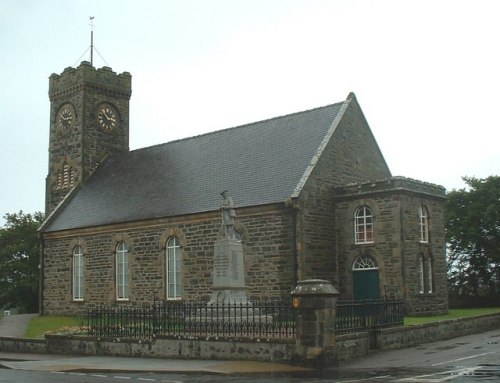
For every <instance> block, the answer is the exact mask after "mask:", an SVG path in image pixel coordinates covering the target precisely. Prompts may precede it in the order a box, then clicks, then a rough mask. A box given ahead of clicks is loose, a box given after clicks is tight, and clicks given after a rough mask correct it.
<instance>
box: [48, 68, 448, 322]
mask: <svg viewBox="0 0 500 383" xmlns="http://www.w3.org/2000/svg"><path fill="white" fill-rule="evenodd" d="M130 96H131V75H130V74H129V73H127V72H124V73H121V74H116V73H114V72H113V71H112V70H111V68H108V67H103V68H100V69H96V68H94V67H93V66H91V65H90V63H88V62H85V61H84V62H82V63H81V65H80V66H79V67H77V68H67V69H65V70H64V72H63V73H61V74H53V75H51V76H50V79H49V98H50V105H51V107H50V140H49V169H48V175H47V179H46V213H47V217H46V220H45V222H44V223H43V225H42V226H41V228H40V238H41V242H42V253H41V254H42V256H41V265H40V267H41V312H42V313H43V314H47V315H56V314H57V315H60V314H77V313H82V312H85V311H86V310H87V309H89V308H91V307H94V306H96V305H102V304H105V305H144V304H146V305H147V304H149V303H151V302H152V301H153V300H155V299H163V300H199V299H208V297H209V296H210V294H211V285H212V269H213V252H214V243H215V241H216V240H217V239H218V238H220V237H221V235H222V229H221V216H220V209H219V208H220V193H221V192H222V191H224V190H227V191H228V193H229V194H230V195H231V197H232V199H233V201H234V206H235V213H236V218H235V225H234V229H235V235H236V236H237V238H238V240H239V241H241V244H242V247H243V254H244V267H245V274H246V275H245V283H246V285H247V287H248V293H249V297H250V298H251V299H255V298H266V297H282V296H289V293H290V291H291V290H292V289H293V287H294V286H295V285H296V283H297V281H299V280H304V279H311V278H321V279H327V280H330V281H331V282H332V283H333V284H334V286H336V287H337V289H338V290H339V291H340V294H341V295H340V299H373V298H384V297H400V298H403V299H404V300H405V302H406V310H407V312H408V314H412V315H418V314H432V313H434V314H437V313H443V312H446V311H447V309H448V304H447V290H446V266H445V238H444V217H443V216H444V210H443V209H444V202H445V198H446V193H445V189H444V188H443V187H441V186H438V185H434V184H430V183H426V182H421V181H416V180H413V179H409V178H404V177H393V176H392V175H391V172H390V170H389V167H388V166H387V164H386V162H385V160H384V157H383V155H382V153H381V151H380V149H379V147H378V145H377V142H376V140H375V138H374V136H373V134H372V132H371V130H370V127H369V125H368V123H367V121H366V119H365V117H364V115H363V112H362V110H361V108H360V105H359V104H358V102H357V100H356V97H355V95H354V94H352V93H351V94H349V95H348V97H347V99H346V100H345V101H341V102H337V103H334V104H331V105H327V106H322V107H318V108H315V109H311V110H306V111H302V112H298V113H292V114H289V115H285V116H280V117H276V118H272V119H269V120H265V121H258V122H254V123H250V124H247V125H243V126H239V127H234V128H230V129H225V130H220V131H215V132H212V133H208V134H204V135H200V136H196V137H190V138H185V139H182V140H178V141H173V142H168V143H165V144H160V145H156V146H152V147H147V148H143V149H137V150H132V151H131V150H129V100H130ZM387 113H390V110H388V111H387ZM132 128H133V129H138V128H139V127H132ZM168 128H169V129H173V128H175V127H168Z"/></svg>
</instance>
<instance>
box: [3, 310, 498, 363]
mask: <svg viewBox="0 0 500 383" xmlns="http://www.w3.org/2000/svg"><path fill="white" fill-rule="evenodd" d="M498 328H500V315H499V314H489V315H481V316H477V317H472V318H460V319H454V320H448V321H443V322H437V323H429V324H425V325H419V326H408V327H398V328H393V329H383V330H380V331H379V332H378V333H377V343H376V346H377V347H376V348H377V349H378V350H394V349H402V348H408V347H413V346H417V345H420V344H423V343H429V342H436V341H440V340H446V339H452V338H455V337H460V336H463V335H470V334H476V333H481V332H485V331H491V330H496V329H498ZM368 338H369V337H368V333H365V332H362V333H357V334H346V335H340V336H337V337H336V339H335V352H336V359H337V361H338V362H344V361H348V360H352V359H355V358H358V357H361V356H363V355H366V354H368V353H369V352H370V348H369V339H368ZM0 352H20V353H30V352H31V353H46V352H48V353H57V354H72V355H108V356H137V357H152V358H193V359H228V360H258V361H273V362H279V361H290V360H291V359H292V357H293V355H294V352H295V341H294V340H282V341H276V340H260V339H259V340H257V339H245V338H239V339H232V338H224V339H223V338H221V339H213V338H210V339H206V338H204V339H178V338H168V337H158V338H157V339H156V340H155V341H151V342H144V341H136V340H133V341H127V340H116V339H115V340H113V339H97V338H88V337H81V336H64V335H50V336H46V337H45V339H43V340H34V339H18V338H8V337H0Z"/></svg>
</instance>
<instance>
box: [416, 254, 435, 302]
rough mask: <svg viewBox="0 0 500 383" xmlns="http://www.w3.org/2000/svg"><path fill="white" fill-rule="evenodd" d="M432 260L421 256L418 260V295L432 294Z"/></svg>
mask: <svg viewBox="0 0 500 383" xmlns="http://www.w3.org/2000/svg"><path fill="white" fill-rule="evenodd" d="M433 269H434V267H433V264H432V258H431V257H426V256H425V255H423V254H421V255H420V259H419V274H420V294H432V293H433V292H434V280H433V273H434V270H433Z"/></svg>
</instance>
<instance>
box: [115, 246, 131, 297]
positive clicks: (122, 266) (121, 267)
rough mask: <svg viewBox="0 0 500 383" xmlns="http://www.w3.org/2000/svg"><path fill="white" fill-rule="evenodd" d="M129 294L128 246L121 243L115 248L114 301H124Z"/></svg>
mask: <svg viewBox="0 0 500 383" xmlns="http://www.w3.org/2000/svg"><path fill="white" fill-rule="evenodd" d="M129 294H130V291H129V263H128V246H127V244H126V243H125V242H123V241H122V242H120V243H118V245H117V246H116V299H117V300H119V301H126V300H128V299H129Z"/></svg>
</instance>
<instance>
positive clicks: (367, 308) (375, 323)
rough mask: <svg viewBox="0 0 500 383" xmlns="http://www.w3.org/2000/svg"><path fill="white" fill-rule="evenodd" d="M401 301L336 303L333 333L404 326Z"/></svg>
mask: <svg viewBox="0 0 500 383" xmlns="http://www.w3.org/2000/svg"><path fill="white" fill-rule="evenodd" d="M404 308H405V306H404V301H403V300H402V299H390V300H387V299H367V300H362V301H339V302H337V313H336V317H337V321H336V324H335V332H336V333H337V334H347V333H353V332H359V331H366V330H378V329H381V328H388V327H399V326H403V325H404Z"/></svg>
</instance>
